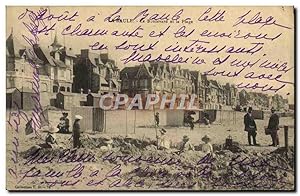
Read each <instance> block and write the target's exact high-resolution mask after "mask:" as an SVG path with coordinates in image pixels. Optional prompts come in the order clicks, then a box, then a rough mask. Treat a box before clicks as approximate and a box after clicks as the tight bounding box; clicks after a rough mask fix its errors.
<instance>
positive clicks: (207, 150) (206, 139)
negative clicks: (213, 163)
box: [201, 135, 213, 154]
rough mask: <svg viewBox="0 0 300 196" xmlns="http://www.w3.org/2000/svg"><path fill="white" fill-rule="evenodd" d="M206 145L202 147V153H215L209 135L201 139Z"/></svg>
mask: <svg viewBox="0 0 300 196" xmlns="http://www.w3.org/2000/svg"><path fill="white" fill-rule="evenodd" d="M201 140H202V141H203V142H204V144H203V146H202V152H204V153H206V154H208V153H211V154H212V153H213V147H212V145H211V143H210V141H211V139H210V137H209V136H208V135H205V136H204V137H203V138H202V139H201Z"/></svg>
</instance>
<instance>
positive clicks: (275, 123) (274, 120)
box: [268, 114, 279, 130]
mask: <svg viewBox="0 0 300 196" xmlns="http://www.w3.org/2000/svg"><path fill="white" fill-rule="evenodd" d="M268 129H270V130H279V116H278V115H277V114H272V115H271V117H270V119H269V124H268Z"/></svg>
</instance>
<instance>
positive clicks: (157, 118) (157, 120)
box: [154, 112, 159, 127]
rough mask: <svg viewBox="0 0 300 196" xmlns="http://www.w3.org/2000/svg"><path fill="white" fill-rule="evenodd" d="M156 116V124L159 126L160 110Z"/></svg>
mask: <svg viewBox="0 0 300 196" xmlns="http://www.w3.org/2000/svg"><path fill="white" fill-rule="evenodd" d="M154 118H155V125H156V126H157V127H158V126H159V113H158V112H156V113H155V116H154Z"/></svg>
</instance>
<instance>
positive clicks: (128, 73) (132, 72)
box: [120, 66, 140, 78]
mask: <svg viewBox="0 0 300 196" xmlns="http://www.w3.org/2000/svg"><path fill="white" fill-rule="evenodd" d="M139 68H140V67H139V66H135V67H125V68H124V69H122V70H121V72H120V78H125V77H127V78H133V77H135V76H136V74H137V72H138V70H139Z"/></svg>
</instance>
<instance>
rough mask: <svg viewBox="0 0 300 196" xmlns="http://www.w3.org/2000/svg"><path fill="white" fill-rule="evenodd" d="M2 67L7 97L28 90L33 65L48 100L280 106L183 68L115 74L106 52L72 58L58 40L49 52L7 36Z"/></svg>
mask: <svg viewBox="0 0 300 196" xmlns="http://www.w3.org/2000/svg"><path fill="white" fill-rule="evenodd" d="M6 62H7V63H6V70H7V73H6V85H7V89H8V92H9V89H13V88H17V89H19V91H20V92H21V93H25V92H30V91H32V83H33V80H34V77H33V69H34V68H33V67H32V63H33V64H37V65H39V66H38V67H37V68H36V69H38V73H39V85H40V86H39V89H40V93H48V95H49V94H50V95H51V94H55V93H63V94H66V95H68V94H72V96H74V95H76V94H92V95H95V96H100V95H103V94H106V93H113V94H118V93H125V94H127V95H128V96H129V97H133V96H134V95H135V94H137V93H139V94H142V95H144V96H146V95H147V94H153V93H155V94H158V95H170V96H171V95H173V94H188V95H191V94H196V95H197V102H198V105H199V106H200V108H204V109H222V108H226V107H229V108H232V107H235V106H237V105H242V106H248V105H252V106H257V107H259V108H269V107H270V106H271V105H272V106H275V107H277V108H281V107H282V104H285V100H283V98H282V97H280V96H279V98H278V96H277V98H275V99H274V98H270V97H269V96H267V95H265V94H262V93H254V92H246V91H245V90H242V91H240V92H239V91H238V89H237V88H236V87H235V86H234V85H232V84H229V83H226V84H225V85H222V84H220V83H219V82H217V81H216V80H210V79H208V78H207V77H206V76H205V75H203V74H201V73H200V72H199V71H190V70H188V69H183V68H182V67H181V66H180V65H171V64H168V63H165V62H149V63H142V64H140V65H137V66H133V67H125V68H123V69H122V70H120V69H119V68H118V66H117V65H116V62H115V61H114V60H112V59H110V58H109V56H108V54H107V53H105V54H96V53H93V52H91V51H90V50H88V49H83V50H81V52H80V54H77V55H75V54H74V52H73V50H72V48H66V47H65V46H63V45H62V44H60V43H59V42H58V39H57V36H55V38H54V41H53V43H52V44H51V45H50V46H49V47H43V46H41V45H34V46H33V47H32V48H26V47H23V46H21V44H19V42H18V41H17V40H16V39H15V38H14V36H13V33H11V34H10V35H9V37H8V38H7V40H6ZM30 62H31V64H30ZM50 97H51V96H50ZM52 97H53V96H52ZM270 100H271V101H270ZM44 101H45V103H44V105H50V103H49V104H48V103H47V99H46V100H44Z"/></svg>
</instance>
